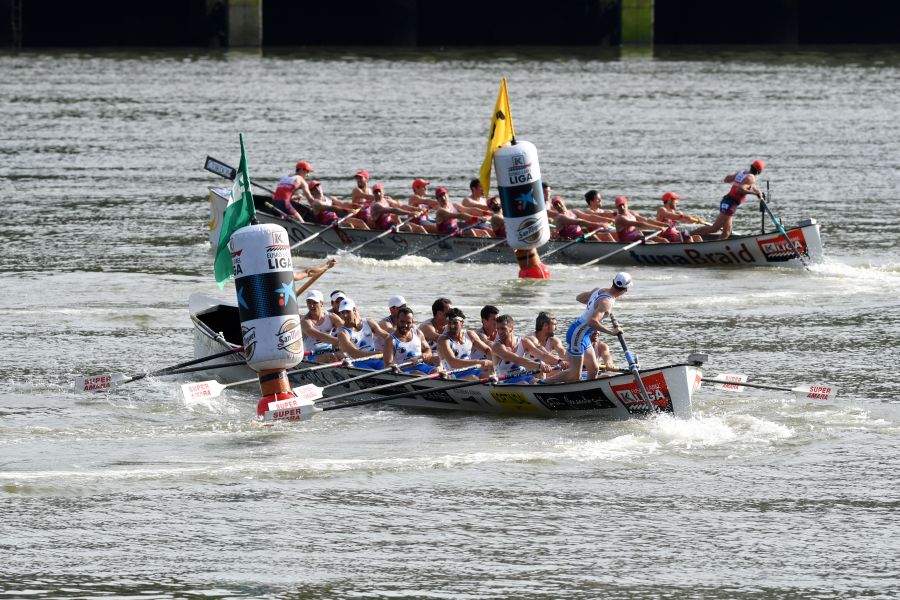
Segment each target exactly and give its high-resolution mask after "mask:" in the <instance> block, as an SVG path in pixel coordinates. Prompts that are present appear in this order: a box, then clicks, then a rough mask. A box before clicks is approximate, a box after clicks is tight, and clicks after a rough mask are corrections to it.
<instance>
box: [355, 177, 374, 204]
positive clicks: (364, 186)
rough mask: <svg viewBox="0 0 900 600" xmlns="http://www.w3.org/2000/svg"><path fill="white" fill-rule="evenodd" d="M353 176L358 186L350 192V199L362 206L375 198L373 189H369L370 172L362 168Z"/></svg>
mask: <svg viewBox="0 0 900 600" xmlns="http://www.w3.org/2000/svg"><path fill="white" fill-rule="evenodd" d="M353 178H354V179H355V180H356V187H354V188H353V190H352V191H351V192H350V201H351V202H353V204H356V205H357V206H362V205H364V204H366V203H367V202H371V201H372V200H374V198H373V197H372V190H370V189H369V172H368V171H366V170H365V169H360V170H359V171H357V172H356V175H354V176H353Z"/></svg>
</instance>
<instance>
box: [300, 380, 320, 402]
mask: <svg viewBox="0 0 900 600" xmlns="http://www.w3.org/2000/svg"><path fill="white" fill-rule="evenodd" d="M294 395H296V396H297V398H300V399H301V400H310V401H312V400H318V399H319V398H321V397H322V388H320V387H319V386H317V385H316V384H314V383H307V384H306V385H298V386H297V387H295V388H294Z"/></svg>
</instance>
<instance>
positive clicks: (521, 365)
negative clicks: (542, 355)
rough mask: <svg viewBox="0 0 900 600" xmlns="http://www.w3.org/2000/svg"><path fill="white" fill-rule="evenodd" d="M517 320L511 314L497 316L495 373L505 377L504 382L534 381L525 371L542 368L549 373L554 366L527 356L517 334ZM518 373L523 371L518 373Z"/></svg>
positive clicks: (493, 347)
mask: <svg viewBox="0 0 900 600" xmlns="http://www.w3.org/2000/svg"><path fill="white" fill-rule="evenodd" d="M515 330H516V321H515V319H513V318H512V317H511V316H509V315H500V316H499V317H497V341H496V342H494V343H493V345H491V354H492V355H493V363H494V374H495V375H497V376H498V377H505V378H507V379H504V383H532V382H534V377H532V376H531V375H524V373H523V371H526V370H529V371H535V370H540V371H541V372H542V373H549V372H550V371H552V370H553V369H552V367H551V366H550V365H548V364H547V363H544V362H541V361H539V360H534V359H531V358H527V357H526V356H525V347H524V346H523V345H522V339H521V338H519V337H517V336H516V334H515ZM516 373H522V374H521V375H518V376H517V375H516Z"/></svg>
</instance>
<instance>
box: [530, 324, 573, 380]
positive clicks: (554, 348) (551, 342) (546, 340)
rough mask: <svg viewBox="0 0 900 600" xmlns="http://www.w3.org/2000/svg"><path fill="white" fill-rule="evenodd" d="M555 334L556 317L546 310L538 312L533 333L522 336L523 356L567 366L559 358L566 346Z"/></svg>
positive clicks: (563, 353) (561, 366)
mask: <svg viewBox="0 0 900 600" xmlns="http://www.w3.org/2000/svg"><path fill="white" fill-rule="evenodd" d="M555 334H556V317H554V316H553V315H551V314H550V313H548V312H544V311H541V312H539V313H538V316H537V318H536V319H535V320H534V335H527V336H525V337H523V338H522V347H523V348H525V356H526V357H527V358H530V359H532V360H539V361H541V362H545V363H547V364H549V365H559V367H560V368H561V369H565V368H567V367H568V366H569V363H567V362H566V361H565V360H563V359H561V358H560V356H565V355H566V347H565V346H564V345H563V343H562V342H561V341H560V340H559V338H558V337H556V335H555Z"/></svg>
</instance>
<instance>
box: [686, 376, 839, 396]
mask: <svg viewBox="0 0 900 600" xmlns="http://www.w3.org/2000/svg"><path fill="white" fill-rule="evenodd" d="M742 377H743V381H739V379H740V378H742ZM702 381H705V382H707V383H712V384H714V387H715V388H716V389H726V390H730V391H733V392H742V391H743V388H744V387H749V388H759V389H761V390H779V391H783V392H791V393H793V394H797V395H798V396H802V397H804V398H806V399H808V400H827V401H829V402H830V401H832V400H834V399H835V398H837V394H838V388H836V387H835V386H833V385H831V384H826V383H817V384H811V385H806V384H803V385H798V386H794V387H785V386H780V385H769V384H762V383H747V376H746V375H737V374H732V373H721V374H719V376H718V377H716V378H712V379H710V378H707V377H703V378H702Z"/></svg>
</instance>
